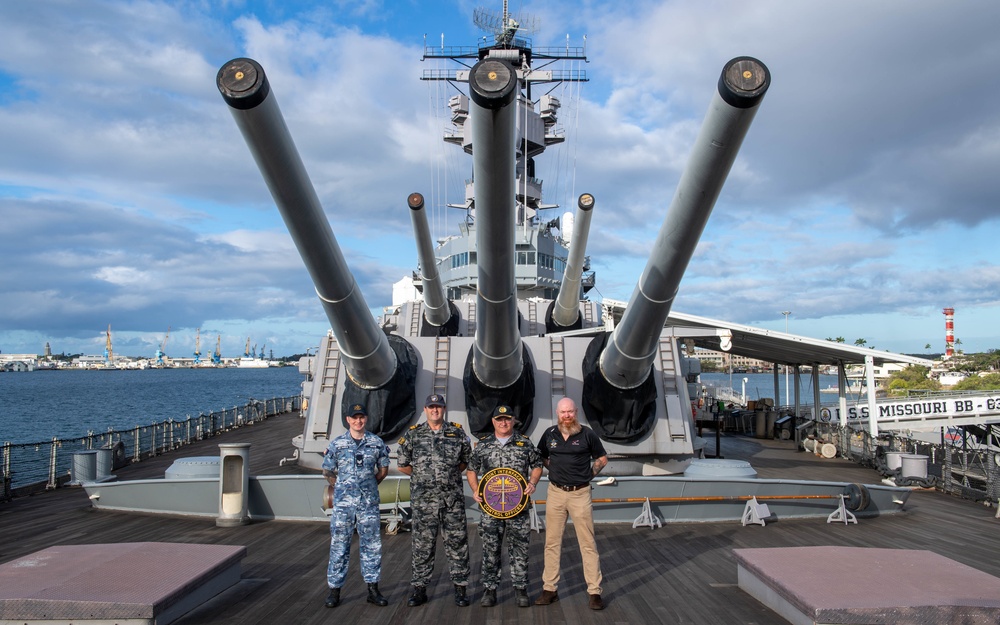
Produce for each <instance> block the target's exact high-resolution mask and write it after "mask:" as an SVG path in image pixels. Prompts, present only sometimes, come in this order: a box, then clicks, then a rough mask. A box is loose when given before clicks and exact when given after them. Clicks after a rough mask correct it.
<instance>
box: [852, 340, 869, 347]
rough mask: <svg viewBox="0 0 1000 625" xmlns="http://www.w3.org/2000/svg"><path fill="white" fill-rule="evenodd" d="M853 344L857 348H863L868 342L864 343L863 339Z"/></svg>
mask: <svg viewBox="0 0 1000 625" xmlns="http://www.w3.org/2000/svg"><path fill="white" fill-rule="evenodd" d="M854 344H855V345H857V346H858V347H864V346H865V345H867V344H868V341H866V340H865V339H857V340H855V341H854Z"/></svg>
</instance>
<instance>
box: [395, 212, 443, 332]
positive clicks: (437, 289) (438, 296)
mask: <svg viewBox="0 0 1000 625" xmlns="http://www.w3.org/2000/svg"><path fill="white" fill-rule="evenodd" d="M406 204H407V206H409V207H410V221H411V222H413V236H414V238H415V239H416V240H417V256H419V258H420V274H421V277H422V278H423V281H422V282H423V289H424V308H425V309H426V311H425V313H424V316H425V318H426V319H427V322H428V323H430V324H431V325H432V326H437V327H440V326H443V325H445V324H446V323H448V320H449V319H451V307H450V306H449V305H448V298H446V297H445V294H444V285H443V284H442V283H441V276H440V275H439V274H438V270H437V258H435V257H434V245H433V244H432V243H431V229H430V227H429V226H428V225H427V212H426V211H424V196H423V195H421V194H419V193H411V194H410V196H409V197H407V198H406Z"/></svg>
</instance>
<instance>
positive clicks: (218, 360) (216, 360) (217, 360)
mask: <svg viewBox="0 0 1000 625" xmlns="http://www.w3.org/2000/svg"><path fill="white" fill-rule="evenodd" d="M212 363H213V364H215V365H221V364H222V335H221V334H219V335H218V336H216V338H215V353H213V354H212Z"/></svg>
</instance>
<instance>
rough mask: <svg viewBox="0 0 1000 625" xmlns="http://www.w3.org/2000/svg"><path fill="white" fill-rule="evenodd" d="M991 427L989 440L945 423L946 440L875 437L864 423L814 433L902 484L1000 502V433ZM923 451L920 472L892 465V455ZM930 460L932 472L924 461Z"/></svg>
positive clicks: (821, 427)
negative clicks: (906, 471)
mask: <svg viewBox="0 0 1000 625" xmlns="http://www.w3.org/2000/svg"><path fill="white" fill-rule="evenodd" d="M997 434H998V432H994V428H990V430H989V431H988V433H987V435H986V436H985V437H984V439H983V440H980V439H978V438H977V437H975V436H972V435H971V434H970V433H969V432H968V431H967V430H962V429H960V428H942V429H941V432H940V441H941V442H929V441H926V440H919V439H915V438H913V437H912V436H908V435H906V433H905V432H882V433H880V434H879V435H878V436H875V437H872V436H871V434H870V433H869V432H868V431H867V430H866V429H864V428H862V427H859V426H857V425H851V424H848V425H847V426H845V427H841V426H840V425H839V424H835V423H819V424H817V427H816V432H815V434H814V436H815V437H816V438H817V439H818V440H821V441H823V442H829V443H831V444H833V445H834V446H836V448H837V455H838V456H839V457H841V458H845V459H848V460H852V461H853V462H855V463H857V464H860V465H862V466H866V467H869V468H872V469H875V470H877V471H879V472H880V473H881V474H882V475H883V477H885V478H887V479H892V480H894V481H895V482H896V484H897V485H900V486H921V487H926V488H935V489H937V490H939V491H942V492H944V493H948V494H951V495H955V496H958V497H961V498H963V499H969V500H972V501H977V502H981V503H985V504H987V505H991V506H1000V438H998V436H997ZM889 452H900V453H903V454H909V455H911V456H918V458H917V459H915V460H916V463H915V465H913V466H916V467H917V468H918V471H917V472H918V475H909V476H907V475H903V474H902V472H901V471H900V469H898V468H897V469H895V470H890V469H889V467H888V466H887V464H888V463H887V462H886V454H888V453H889ZM924 459H926V472H925V473H926V475H924V474H923V473H924V472H923V471H922V468H923V460H924Z"/></svg>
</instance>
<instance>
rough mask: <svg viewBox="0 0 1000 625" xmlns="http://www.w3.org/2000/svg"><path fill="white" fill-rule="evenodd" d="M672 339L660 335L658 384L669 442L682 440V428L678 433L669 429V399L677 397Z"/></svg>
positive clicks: (673, 429)
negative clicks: (661, 390)
mask: <svg viewBox="0 0 1000 625" xmlns="http://www.w3.org/2000/svg"><path fill="white" fill-rule="evenodd" d="M674 362H675V361H674V338H673V337H672V336H663V335H662V334H661V335H660V382H661V385H662V388H663V410H664V412H665V413H666V415H667V432H668V433H669V434H670V440H677V439H683V438H684V431H683V428H682V429H681V431H680V432H678V431H676V428H673V427H671V419H670V401H669V399H668V398H669V397H671V396H675V397H676V396H677V367H676V366H675V365H674Z"/></svg>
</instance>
